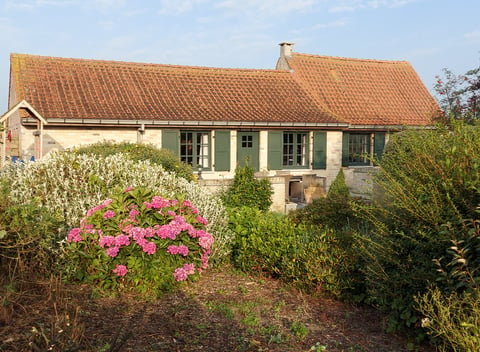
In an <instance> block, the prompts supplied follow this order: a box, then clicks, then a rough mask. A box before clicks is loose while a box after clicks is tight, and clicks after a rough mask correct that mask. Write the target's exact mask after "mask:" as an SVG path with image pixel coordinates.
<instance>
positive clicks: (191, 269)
mask: <svg viewBox="0 0 480 352" xmlns="http://www.w3.org/2000/svg"><path fill="white" fill-rule="evenodd" d="M131 190H133V188H130V187H129V188H127V189H126V190H125V191H124V192H125V193H127V192H130V191H131ZM112 201H113V200H112V199H107V200H106V201H104V202H103V203H102V204H100V205H98V206H96V207H94V208H92V209H90V210H88V211H87V214H86V217H85V218H84V219H82V221H81V222H80V227H78V228H73V229H72V230H71V231H70V232H69V234H68V236H67V240H68V242H73V243H77V242H81V241H84V240H86V238H87V235H88V234H96V235H98V246H99V247H101V248H103V249H105V253H106V254H107V255H108V256H109V257H111V258H116V257H117V256H118V255H119V253H120V251H121V249H122V247H127V246H131V245H132V244H135V245H138V246H139V247H140V248H141V249H142V251H143V252H144V253H146V254H148V255H154V254H155V253H156V252H157V243H160V242H158V241H159V240H166V241H175V240H177V241H180V238H179V236H180V235H182V233H183V234H187V235H188V237H190V238H192V239H196V241H197V244H198V247H197V250H198V249H199V250H200V251H199V255H200V261H201V268H198V271H199V272H200V271H201V270H202V269H205V268H207V266H208V256H209V255H210V251H211V246H212V244H213V242H214V238H213V236H212V235H211V234H209V233H207V232H206V231H205V230H203V229H201V228H199V229H197V228H195V226H194V225H192V224H190V223H189V222H188V221H187V219H186V218H185V217H184V216H183V215H185V216H191V215H192V214H193V215H194V216H195V217H194V221H193V223H195V224H196V226H197V227H199V226H200V227H203V226H206V225H207V224H208V221H207V220H206V219H205V218H203V217H202V216H200V215H198V210H197V209H196V208H195V207H194V206H193V205H192V204H191V202H190V201H188V200H185V201H183V202H182V203H181V205H179V203H178V201H177V200H175V199H171V200H168V199H165V198H162V197H159V196H154V197H152V199H151V201H150V202H144V203H143V204H140V207H142V209H140V208H139V206H137V205H128V206H125V211H124V212H123V213H122V211H121V210H120V211H119V212H118V213H117V212H116V211H114V210H112V209H108V208H107V207H108V206H109V205H110V204H111V203H112ZM172 207H174V208H175V209H176V210H177V211H178V212H179V214H183V215H179V214H177V213H176V212H175V211H173V210H172ZM105 208H107V209H105ZM102 209H105V211H104V212H103V213H101V214H100V213H99V214H98V215H96V213H97V212H98V211H99V210H102ZM162 211H164V212H162ZM155 213H158V214H160V215H161V217H163V219H164V220H167V221H168V222H167V223H164V224H163V225H161V224H156V225H153V226H149V227H142V226H140V222H141V221H142V219H139V218H138V216H139V215H140V214H142V215H143V216H151V217H152V218H159V215H158V214H156V215H155ZM127 214H128V215H127ZM145 214H147V215H145ZM123 216H124V218H122V217H123ZM97 222H99V223H98V224H97ZM112 222H113V223H112ZM92 223H93V224H95V226H94V225H93V224H92ZM99 227H101V228H99ZM103 231H105V232H106V233H107V234H108V235H104V233H103ZM115 232H116V234H115ZM112 233H113V234H114V235H110V234H112ZM182 236H185V235H182ZM188 237H187V238H188ZM182 238H185V237H182ZM156 242H157V243H156ZM161 247H162V248H165V247H164V245H161ZM192 248H193V247H192ZM195 252H196V250H193V252H192V251H190V250H189V247H187V245H185V244H179V245H174V244H172V245H169V246H167V249H166V253H169V254H171V255H181V256H183V257H187V256H189V254H191V253H194V254H192V255H195ZM113 272H114V273H115V274H116V275H117V276H119V277H121V276H125V275H126V274H127V272H128V269H127V267H126V266H125V265H123V264H117V265H116V268H115V269H114V270H113ZM194 273H195V265H194V264H193V263H188V264H184V265H183V267H180V268H177V269H175V271H174V273H173V276H174V278H175V280H177V281H184V280H186V279H187V278H188V276H189V275H193V274H194Z"/></svg>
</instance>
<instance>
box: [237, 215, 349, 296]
mask: <svg viewBox="0 0 480 352" xmlns="http://www.w3.org/2000/svg"><path fill="white" fill-rule="evenodd" d="M230 226H231V229H232V231H234V232H235V240H234V242H233V248H232V262H233V264H234V265H235V266H236V267H238V268H239V269H241V270H243V271H246V272H250V273H262V274H265V275H268V276H271V277H275V278H279V279H281V280H283V281H284V282H287V283H291V284H294V285H295V286H296V287H298V288H301V289H305V290H309V291H313V290H323V291H324V292H328V293H330V294H332V295H335V296H338V295H340V294H341V293H342V292H343V291H344V290H346V289H347V288H348V287H350V285H351V282H350V281H349V279H348V276H347V275H344V274H345V273H346V272H348V271H349V270H351V268H352V260H351V257H350V256H348V255H347V252H346V251H344V250H343V249H342V248H341V247H340V246H338V245H337V243H336V239H335V236H334V234H333V232H332V231H330V230H327V229H320V228H318V227H316V228H315V227H311V226H305V225H303V224H295V223H294V222H292V221H291V220H290V219H289V218H288V217H287V216H286V215H283V214H279V213H272V212H264V211H260V210H258V209H255V208H248V207H242V208H236V209H231V210H230Z"/></svg>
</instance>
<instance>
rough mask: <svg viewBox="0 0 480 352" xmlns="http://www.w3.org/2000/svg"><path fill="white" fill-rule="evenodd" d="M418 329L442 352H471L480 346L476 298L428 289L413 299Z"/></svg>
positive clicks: (479, 304) (479, 299) (479, 301)
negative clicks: (420, 316) (425, 331)
mask: <svg viewBox="0 0 480 352" xmlns="http://www.w3.org/2000/svg"><path fill="white" fill-rule="evenodd" d="M415 301H416V303H417V305H416V307H417V309H418V311H419V312H420V313H421V314H422V315H423V318H422V322H421V324H422V327H423V328H424V329H426V330H427V332H428V334H429V335H430V336H432V338H433V340H434V341H436V342H437V344H438V345H440V346H439V347H441V350H442V351H458V352H472V351H477V350H478V346H480V297H479V296H478V292H477V293H473V294H472V293H468V294H463V295H460V294H457V293H453V294H451V295H444V294H442V292H441V291H440V289H438V287H435V288H434V287H431V288H429V290H428V291H427V292H426V293H425V294H423V295H421V296H417V297H415Z"/></svg>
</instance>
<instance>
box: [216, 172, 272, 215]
mask: <svg viewBox="0 0 480 352" xmlns="http://www.w3.org/2000/svg"><path fill="white" fill-rule="evenodd" d="M272 194H273V190H272V185H271V183H270V180H268V179H266V178H262V179H257V178H255V174H254V169H253V168H252V167H251V166H250V165H248V163H247V164H246V165H245V166H237V168H236V169H235V176H234V178H233V182H232V184H231V185H230V187H229V188H228V189H227V190H226V191H225V192H224V193H223V195H222V198H223V201H224V203H225V206H226V207H228V208H235V207H242V206H246V207H251V208H257V209H260V210H268V209H269V208H270V206H271V205H272Z"/></svg>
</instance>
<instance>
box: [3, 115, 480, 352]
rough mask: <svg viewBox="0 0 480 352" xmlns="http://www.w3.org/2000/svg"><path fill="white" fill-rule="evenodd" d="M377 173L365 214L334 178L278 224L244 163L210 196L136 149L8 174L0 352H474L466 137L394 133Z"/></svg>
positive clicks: (181, 168) (80, 155)
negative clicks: (228, 182)
mask: <svg viewBox="0 0 480 352" xmlns="http://www.w3.org/2000/svg"><path fill="white" fill-rule="evenodd" d="M438 146H442V147H441V148H439V147H438ZM375 162H376V163H377V164H378V166H379V172H378V174H377V175H376V176H375V179H374V190H375V192H374V193H375V196H374V199H373V200H368V201H367V200H364V199H352V197H351V196H350V194H349V192H348V188H347V186H346V184H345V180H344V176H343V173H342V171H341V170H340V172H339V173H338V175H337V178H336V179H335V181H334V182H333V184H332V185H331V187H330V189H329V192H328V194H327V196H326V197H325V198H321V199H318V200H315V201H314V202H313V203H312V204H310V205H308V206H306V207H305V208H303V209H300V210H296V211H294V212H291V213H289V214H279V213H274V212H270V211H269V210H268V209H269V207H270V204H271V192H272V191H271V186H270V184H269V182H268V180H265V179H262V180H261V181H260V180H257V179H255V177H254V173H253V169H252V168H250V167H249V166H248V165H246V166H244V167H238V168H237V170H236V173H235V178H234V180H233V183H232V184H231V186H230V187H229V188H227V189H224V190H222V191H221V192H219V193H218V194H212V193H211V192H206V191H205V189H203V188H202V187H201V186H199V185H198V184H197V183H196V182H195V177H194V175H193V173H192V171H191V169H189V167H188V165H185V164H183V163H181V162H180V161H179V160H177V159H176V157H175V156H174V155H172V154H170V153H169V152H168V151H165V150H157V149H155V148H154V147H153V146H148V145H136V144H128V143H120V144H114V143H107V142H104V143H100V144H97V145H93V146H89V147H84V148H80V149H76V150H70V151H63V152H58V153H55V154H52V155H51V156H50V157H49V158H46V159H43V160H40V161H37V162H27V163H18V164H11V165H7V166H6V167H4V168H3V169H2V170H0V198H1V199H0V266H1V271H0V273H1V274H0V292H1V305H0V309H1V310H0V350H1V351H183V352H185V351H244V352H247V351H296V352H299V351H300V352H303V351H474V350H475V349H476V348H477V347H476V346H478V345H479V344H480V304H479V297H478V285H479V282H480V279H479V270H480V259H479V258H480V256H479V254H480V239H479V235H480V223H479V210H480V209H479V204H480V192H479V190H480V174H479V168H480V131H479V130H478V127H476V126H474V125H466V124H464V123H461V122H458V123H451V124H450V125H448V126H445V125H439V126H437V127H436V128H435V129H431V130H420V131H419V130H405V131H402V132H399V133H396V134H394V135H392V137H391V139H390V141H389V143H388V145H387V149H386V150H385V152H384V154H383V156H382V160H376V161H375ZM107 166H108V167H107Z"/></svg>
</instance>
